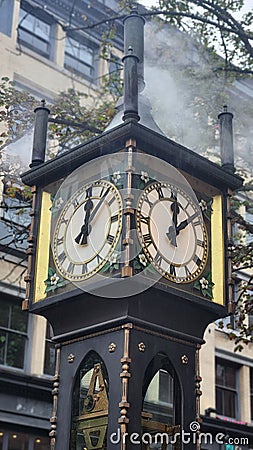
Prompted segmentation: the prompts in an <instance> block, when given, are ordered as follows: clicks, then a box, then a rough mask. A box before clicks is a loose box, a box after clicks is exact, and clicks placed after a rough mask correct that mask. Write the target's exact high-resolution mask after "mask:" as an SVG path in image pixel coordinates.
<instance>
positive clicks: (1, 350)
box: [0, 331, 7, 364]
mask: <svg viewBox="0 0 253 450" xmlns="http://www.w3.org/2000/svg"><path fill="white" fill-rule="evenodd" d="M6 339H7V333H5V332H4V331H1V332H0V364H5V349H6V344H7V342H6Z"/></svg>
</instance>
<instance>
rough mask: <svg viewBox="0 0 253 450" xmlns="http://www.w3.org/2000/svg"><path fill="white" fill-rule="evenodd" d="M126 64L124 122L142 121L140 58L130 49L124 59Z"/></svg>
mask: <svg viewBox="0 0 253 450" xmlns="http://www.w3.org/2000/svg"><path fill="white" fill-rule="evenodd" d="M122 61H123V62H124V115H123V120H124V121H125V120H127V119H134V120H136V121H139V120H140V117H139V115H138V76H137V63H138V57H137V56H136V55H134V54H133V49H132V47H129V49H128V54H127V55H126V56H124V57H123V58H122Z"/></svg>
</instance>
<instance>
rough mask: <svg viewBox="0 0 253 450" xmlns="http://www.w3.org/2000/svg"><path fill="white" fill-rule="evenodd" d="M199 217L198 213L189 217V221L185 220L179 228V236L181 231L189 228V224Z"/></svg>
mask: <svg viewBox="0 0 253 450" xmlns="http://www.w3.org/2000/svg"><path fill="white" fill-rule="evenodd" d="M198 216H199V212H198V211H196V212H195V213H194V214H193V215H192V216H190V217H188V218H187V219H185V220H183V222H181V223H180V224H179V225H178V227H177V235H178V234H179V233H180V231H181V230H183V229H184V228H186V227H187V225H188V224H189V223H191V222H192V221H193V220H194V219H196V217H198Z"/></svg>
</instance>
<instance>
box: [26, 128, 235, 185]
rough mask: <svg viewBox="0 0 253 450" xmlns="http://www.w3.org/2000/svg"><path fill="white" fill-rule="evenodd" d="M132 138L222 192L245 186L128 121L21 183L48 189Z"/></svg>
mask: <svg viewBox="0 0 253 450" xmlns="http://www.w3.org/2000/svg"><path fill="white" fill-rule="evenodd" d="M130 138H131V139H135V140H136V143H137V148H138V150H140V151H143V152H145V153H147V154H150V155H153V156H156V157H158V158H160V159H163V160H164V161H166V162H168V163H169V164H171V165H172V166H174V167H176V168H177V169H179V170H182V171H184V172H185V173H187V174H189V175H191V176H193V177H195V178H197V179H199V180H202V181H205V182H206V183H208V184H210V185H211V186H213V187H216V188H218V189H220V190H226V189H227V188H230V189H232V190H235V189H238V188H239V187H240V186H241V185H242V178H241V177H239V176H238V175H235V174H232V173H229V172H226V171H225V170H224V169H222V167H220V166H218V165H217V164H215V163H213V162H212V161H209V160H208V159H207V158H205V157H203V156H201V155H199V154H197V153H195V152H194V151H192V150H190V149H189V148H187V147H184V146H183V145H181V144H178V143H177V142H174V141H173V140H171V139H169V138H167V137H166V136H163V135H161V134H160V133H158V132H156V131H154V130H151V129H150V128H147V127H146V126H144V125H142V124H141V123H138V122H136V121H134V120H128V121H126V122H124V123H122V124H120V125H118V126H116V127H114V128H112V129H110V130H108V131H106V132H104V133H103V134H102V135H100V136H98V137H94V138H92V139H90V140H88V141H86V142H85V143H83V144H81V145H78V146H76V147H74V148H73V149H72V150H71V151H69V152H67V153H64V154H61V155H58V156H56V157H55V158H53V159H51V160H48V161H46V162H45V163H43V164H40V165H37V166H35V167H33V168H32V169H31V170H29V171H27V172H25V173H24V174H23V175H22V181H23V182H24V183H25V184H27V185H30V186H32V185H37V186H42V187H43V186H46V185H48V184H50V183H52V182H54V181H57V180H59V179H61V178H63V177H66V176H67V175H69V174H70V173H71V172H73V171H74V170H75V169H76V168H78V167H80V166H81V165H83V164H85V163H86V162H88V161H91V160H92V159H95V158H97V157H99V156H103V155H106V154H111V153H115V152H118V151H120V150H123V149H124V147H125V143H126V141H127V140H128V139H130Z"/></svg>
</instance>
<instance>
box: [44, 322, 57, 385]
mask: <svg viewBox="0 0 253 450" xmlns="http://www.w3.org/2000/svg"><path fill="white" fill-rule="evenodd" d="M53 335H54V334H53V328H52V326H51V325H50V323H49V322H48V321H47V325H46V335H45V355H44V364H43V374H44V375H46V376H47V377H52V376H54V374H55V357H56V352H55V344H54V343H53V341H52V337H53ZM51 347H54V367H53V373H49V372H46V361H47V359H46V355H47V349H49V352H50V348H51Z"/></svg>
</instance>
